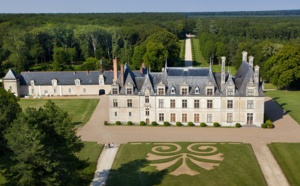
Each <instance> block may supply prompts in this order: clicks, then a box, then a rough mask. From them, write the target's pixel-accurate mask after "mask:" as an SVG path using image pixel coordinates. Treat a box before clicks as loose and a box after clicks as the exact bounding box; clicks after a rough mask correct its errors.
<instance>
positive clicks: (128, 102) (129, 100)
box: [127, 99, 132, 107]
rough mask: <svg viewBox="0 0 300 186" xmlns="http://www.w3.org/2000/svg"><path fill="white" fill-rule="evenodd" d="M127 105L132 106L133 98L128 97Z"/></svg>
mask: <svg viewBox="0 0 300 186" xmlns="http://www.w3.org/2000/svg"><path fill="white" fill-rule="evenodd" d="M127 107H132V99H127Z"/></svg>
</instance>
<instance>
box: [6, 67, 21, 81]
mask: <svg viewBox="0 0 300 186" xmlns="http://www.w3.org/2000/svg"><path fill="white" fill-rule="evenodd" d="M17 78H18V76H17V75H16V73H15V72H14V71H13V70H12V69H9V70H8V72H7V73H6V75H5V77H4V79H5V80H16V79H17Z"/></svg>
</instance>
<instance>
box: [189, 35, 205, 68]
mask: <svg viewBox="0 0 300 186" xmlns="http://www.w3.org/2000/svg"><path fill="white" fill-rule="evenodd" d="M191 43H192V55H193V61H194V64H193V66H194V67H200V66H201V67H208V66H209V63H208V62H207V60H205V58H204V57H203V56H202V53H201V49H200V43H199V39H198V38H196V37H193V38H192V40H191Z"/></svg>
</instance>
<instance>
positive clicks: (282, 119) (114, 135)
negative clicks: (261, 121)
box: [78, 96, 300, 186]
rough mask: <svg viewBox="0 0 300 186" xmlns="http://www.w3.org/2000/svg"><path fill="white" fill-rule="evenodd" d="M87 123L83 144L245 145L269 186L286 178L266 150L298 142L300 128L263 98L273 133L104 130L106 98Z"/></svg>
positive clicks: (137, 128) (191, 129)
mask: <svg viewBox="0 0 300 186" xmlns="http://www.w3.org/2000/svg"><path fill="white" fill-rule="evenodd" d="M100 99H101V100H100V102H99V104H98V106H97V107H96V109H95V111H94V113H93V115H92V117H91V119H90V121H89V122H88V123H87V124H86V125H85V126H84V127H82V128H81V129H79V131H78V135H80V136H81V139H82V140H84V141H97V142H99V143H103V144H104V143H108V142H114V143H117V144H121V143H127V142H136V141H139V142H147V141H148V142H149V141H151V142H180V141H190V142H244V143H250V144H252V147H253V150H254V153H255V155H256V157H257V159H258V162H259V164H260V166H261V169H262V171H263V173H264V176H265V178H266V180H267V183H268V184H269V185H280V186H284V185H288V183H287V181H286V178H285V176H284V175H283V173H282V171H281V169H280V168H279V166H278V164H277V162H276V161H275V159H274V157H273V155H272V154H271V152H270V151H269V149H268V148H267V146H266V145H267V144H269V143H271V142H300V135H299V134H300V126H299V125H298V124H297V123H296V122H295V121H294V120H293V119H292V118H291V117H290V116H289V115H288V114H285V113H284V112H283V110H282V109H281V108H280V106H279V105H278V104H277V103H276V102H275V101H273V100H271V99H270V98H266V101H265V109H266V110H265V112H266V114H267V115H268V116H269V118H270V119H271V120H272V121H274V124H275V128H274V129H272V130H267V129H261V128H201V127H146V126H104V124H103V123H104V121H105V120H108V97H107V96H101V97H100Z"/></svg>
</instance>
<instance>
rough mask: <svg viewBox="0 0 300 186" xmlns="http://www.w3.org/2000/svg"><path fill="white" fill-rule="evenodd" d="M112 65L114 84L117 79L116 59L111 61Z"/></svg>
mask: <svg viewBox="0 0 300 186" xmlns="http://www.w3.org/2000/svg"><path fill="white" fill-rule="evenodd" d="M113 65H114V81H115V82H116V81H117V79H118V65H117V58H114V59H113Z"/></svg>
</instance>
